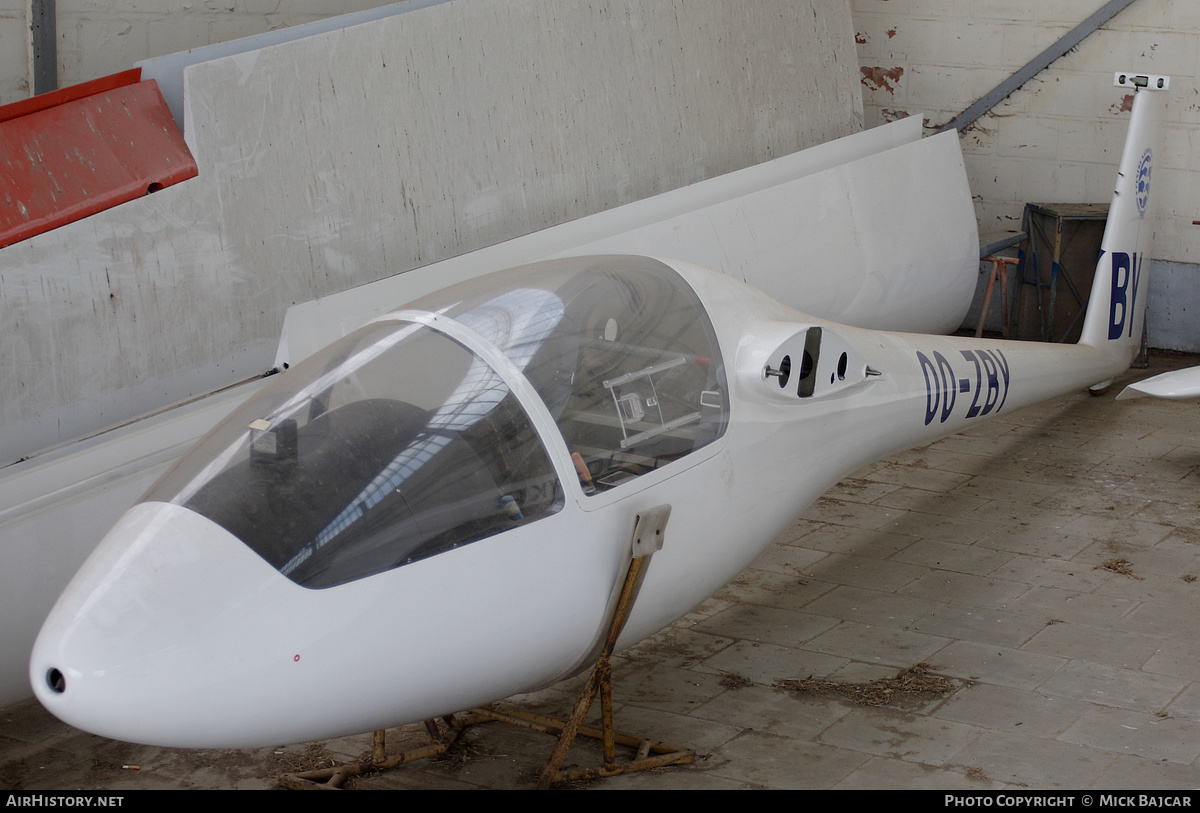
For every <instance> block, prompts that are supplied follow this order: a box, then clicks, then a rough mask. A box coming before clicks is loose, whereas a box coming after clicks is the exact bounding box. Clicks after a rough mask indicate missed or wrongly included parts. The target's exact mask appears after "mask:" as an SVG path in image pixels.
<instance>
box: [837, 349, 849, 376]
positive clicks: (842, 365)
mask: <svg viewBox="0 0 1200 813" xmlns="http://www.w3.org/2000/svg"><path fill="white" fill-rule="evenodd" d="M849 363H850V360H849V359H848V358H846V354H845V353H842V357H841V358H840V359H838V380H839V381H845V380H846V365H847V364H849Z"/></svg>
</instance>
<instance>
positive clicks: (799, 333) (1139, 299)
mask: <svg viewBox="0 0 1200 813" xmlns="http://www.w3.org/2000/svg"><path fill="white" fill-rule="evenodd" d="M1147 95H1153V94H1144V93H1138V94H1137V100H1136V101H1135V112H1134V121H1133V122H1132V123H1131V125H1130V130H1131V133H1130V140H1129V142H1128V143H1127V146H1126V157H1125V158H1123V159H1122V171H1123V173H1124V176H1134V177H1123V178H1122V180H1121V181H1119V185H1118V189H1117V196H1116V197H1115V198H1114V209H1115V211H1114V213H1113V215H1112V216H1111V217H1110V226H1109V229H1108V232H1107V233H1106V243H1105V246H1106V253H1105V255H1104V257H1102V259H1101V262H1100V265H1099V267H1098V269H1097V277H1096V282H1095V284H1094V285H1093V293H1092V298H1091V301H1090V305H1089V315H1088V321H1087V323H1086V324H1085V329H1084V339H1083V341H1082V343H1081V344H1079V345H1073V346H1064V345H1040V344H1032V343H1025V342H1008V341H989V340H977V339H966V338H955V337H938V336H923V335H915V334H902V333H888V332H878V331H870V330H863V329H858V328H851V327H845V326H841V325H836V324H833V323H830V322H827V321H824V320H820V319H815V318H811V317H809V316H806V315H804V314H802V313H799V312H797V311H795V310H793V309H791V308H789V307H786V306H784V305H781V304H779V303H778V302H776V301H775V300H772V299H770V298H769V297H767V296H766V295H764V294H762V293H760V292H758V291H756V290H755V289H753V288H750V287H749V286H747V285H745V284H744V283H741V282H738V281H735V280H732V279H730V278H729V277H726V276H724V275H721V274H719V273H716V272H712V271H708V270H706V269H703V268H699V267H697V266H694V265H690V264H687V263H682V262H674V261H661V262H660V261H657V260H651V259H649V258H642V257H622V256H613V257H593V258H568V259H564V260H553V261H548V262H546V263H540V264H537V265H534V266H527V267H523V268H519V269H513V270H510V271H508V272H501V273H499V274H497V275H493V276H491V277H487V278H482V279H480V280H475V281H472V282H470V283H464V284H462V285H459V286H456V287H454V288H451V289H447V290H446V291H444V292H439V293H438V294H433V295H431V296H430V297H426V298H425V299H423V300H419V301H418V302H416V303H413V304H412V305H410V306H409V308H408V309H406V310H401V311H397V312H394V313H392V314H389V315H388V316H385V317H382V318H381V319H379V320H376V321H375V322H373V323H371V324H369V325H367V326H366V327H364V328H362V329H361V330H360V331H358V332H356V333H355V334H352V335H351V336H348V337H347V338H346V339H344V340H342V342H339V343H336V344H335V345H333V346H331V348H330V350H329V351H328V353H327V354H325V355H323V356H318V357H314V358H313V359H309V360H306V362H304V363H302V364H300V365H297V366H296V367H294V368H293V369H292V370H289V371H288V372H286V373H284V374H282V375H280V376H279V377H278V379H279V380H278V381H276V382H272V383H271V384H270V385H269V386H268V387H267V388H265V389H264V390H263V392H262V393H260V394H259V395H257V396H255V398H254V399H252V400H251V401H250V402H248V404H247V406H246V407H244V408H242V409H240V410H239V411H237V412H235V414H234V415H233V416H232V417H231V418H230V419H229V421H228V422H227V423H226V424H223V425H222V426H221V427H218V428H217V429H216V430H214V432H213V433H212V434H210V435H209V436H208V437H207V438H206V439H205V440H204V441H202V442H201V443H200V444H199V446H198V447H197V448H196V449H195V450H193V452H191V453H189V455H188V456H186V457H185V459H184V460H183V461H181V463H180V464H179V465H178V466H177V468H176V469H175V470H173V471H172V472H171V473H169V474H168V475H167V476H166V477H165V478H164V480H163V481H160V484H159V485H158V486H156V487H155V488H154V489H152V490H151V493H150V494H148V495H147V497H146V499H145V501H143V502H141V503H139V504H138V505H136V506H135V507H134V508H133V509H131V510H130V512H129V513H127V514H126V515H125V517H124V518H122V520H121V521H120V522H119V523H118V525H117V526H116V527H115V528H114V529H113V530H112V531H111V532H110V533H109V535H108V536H107V537H106V538H105V539H104V541H103V542H102V543H101V545H100V547H99V548H98V549H97V551H96V552H95V553H94V554H93V555H92V557H91V558H90V559H89V560H88V562H87V563H86V564H85V566H84V568H83V569H82V570H81V571H80V573H79V575H78V576H77V577H76V579H75V580H74V581H73V582H72V583H71V584H70V585H69V586H68V588H67V590H66V591H65V592H64V594H63V596H62V598H61V599H60V600H59V603H58V604H57V605H56V606H55V609H54V611H53V612H52V613H51V615H50V618H49V619H48V620H47V622H46V625H45V627H43V630H42V633H41V635H40V636H39V639H38V642H37V644H36V646H35V648H34V653H33V657H32V660H31V665H30V675H31V682H32V684H33V687H34V690H35V693H36V694H37V696H38V697H39V699H40V700H41V701H42V703H43V704H45V705H46V707H47V708H48V709H50V710H51V711H52V712H53V713H54V714H56V715H57V716H59V717H60V718H62V719H63V720H65V721H67V722H69V723H71V724H73V725H76V726H78V727H80V728H84V729H86V730H89V731H93V732H95V733H100V734H103V735H105V736H110V737H115V738H120V739H127V740H133V741H138V742H147V743H153V744H160V745H172V746H192V747H216V746H220V747H236V746H251V745H264V744H272V743H281V742H292V741H302V740H311V739H320V738H326V737H330V736H336V735H340V734H347V733H355V732H359V731H365V730H370V729H376V728H384V727H389V726H392V725H396V724H401V723H406V722H412V721H416V720H421V719H427V718H430V717H433V716H437V715H442V714H447V713H452V712H455V711H459V710H462V709H464V708H469V707H471V706H474V705H479V704H482V703H486V702H490V701H494V700H497V699H500V698H503V697H506V696H508V695H510V694H514V693H518V692H523V691H529V690H532V689H534V688H538V687H540V686H544V685H547V684H549V683H552V682H554V681H556V680H558V679H561V678H563V677H565V676H568V675H570V674H572V673H574V672H577V671H579V670H580V669H581V668H584V667H585V666H587V665H588V658H589V655H590V654H591V653H592V652H593V650H594V648H595V645H596V644H597V642H598V641H599V640H600V638H601V637H602V636H603V634H604V632H605V627H606V623H607V620H608V614H609V608H610V604H611V602H612V600H613V598H614V596H615V592H616V590H617V589H618V587H619V585H620V582H621V579H622V578H623V575H624V572H625V569H626V568H627V566H628V563H629V560H630V555H631V554H630V547H629V541H630V534H631V531H632V529H633V525H634V522H635V520H636V518H637V516H638V515H639V514H641V513H644V512H646V511H647V510H649V509H652V508H654V507H657V506H661V505H669V506H670V509H671V513H670V519H669V521H668V523H667V525H666V529H665V543H664V545H663V547H662V549H661V550H659V551H658V552H656V553H654V554H653V555H652V556H651V558H650V560H649V564H648V566H647V569H646V572H645V577H644V581H643V582H642V583H641V586H640V589H639V591H638V594H637V598H636V600H635V602H634V604H633V608H632V612H631V614H630V617H629V620H628V623H627V624H626V626H625V628H624V631H623V633H622V635H621V638H620V641H619V643H618V646H619V647H624V646H628V645H631V644H633V643H635V642H637V641H639V640H641V639H643V638H645V637H647V636H648V635H651V634H653V633H654V632H656V631H657V630H659V629H661V628H663V627H664V626H666V625H667V624H669V623H671V622H672V621H674V620H675V619H677V618H679V617H680V616H682V615H684V614H685V613H687V612H688V611H689V610H691V609H692V608H693V607H695V606H696V605H697V604H699V603H700V602H702V601H704V600H705V599H706V598H708V597H709V596H711V595H712V594H713V593H715V592H716V591H717V590H719V589H720V588H721V587H722V586H723V585H724V584H726V583H727V582H729V581H730V580H731V579H732V578H734V577H735V576H736V575H737V574H738V573H739V572H741V571H742V570H743V569H744V568H745V567H746V566H747V565H749V564H750V563H751V562H752V561H753V560H754V559H755V558H756V557H757V556H759V555H760V554H761V553H762V552H763V550H765V549H766V547H767V546H768V545H770V544H771V542H772V541H773V540H774V539H776V538H777V537H778V536H779V534H780V533H782V532H783V531H784V530H785V529H786V528H787V527H788V525H789V524H790V523H792V522H793V521H794V519H795V517H796V516H797V515H798V514H799V513H800V512H802V511H803V510H804V509H805V508H806V507H807V506H808V505H809V504H811V503H812V502H813V501H814V500H816V499H817V497H818V496H820V494H821V493H823V492H824V491H825V490H826V489H828V488H829V487H830V486H831V485H832V484H834V483H835V482H837V481H838V480H839V479H841V478H842V477H843V476H845V475H846V474H847V473H849V472H851V471H854V470H855V469H857V468H859V467H861V466H862V465H864V464H866V463H869V462H872V461H875V460H878V459H881V458H883V457H886V456H887V455H889V454H891V453H893V452H895V451H898V450H901V449H904V448H908V447H911V446H914V445H919V444H922V443H926V442H929V441H932V440H934V439H936V438H938V437H941V436H944V435H947V434H950V433H953V432H956V431H959V430H961V429H963V428H966V427H968V426H971V425H973V424H974V423H977V422H980V421H983V420H986V419H988V418H991V417H995V416H997V415H1004V414H1008V413H1010V412H1012V411H1014V410H1016V409H1019V408H1021V407H1023V406H1027V405H1029V404H1033V403H1036V402H1038V401H1041V400H1044V399H1046V398H1048V397H1052V396H1055V395H1058V394H1061V393H1065V392H1070V391H1072V390H1076V389H1079V388H1081V387H1086V386H1089V385H1092V384H1096V383H1097V382H1100V381H1103V380H1105V379H1108V378H1111V377H1112V376H1113V375H1115V374H1117V373H1119V372H1120V371H1122V370H1124V369H1125V368H1126V367H1127V366H1128V363H1129V361H1130V359H1131V358H1132V354H1133V352H1134V351H1135V350H1136V347H1137V343H1138V339H1140V336H1141V326H1142V308H1143V303H1144V299H1145V281H1144V280H1142V279H1141V278H1140V269H1141V262H1142V258H1144V257H1145V256H1146V255H1145V251H1146V245H1147V240H1148V236H1149V231H1150V230H1149V228H1148V227H1146V228H1142V227H1141V224H1142V222H1143V219H1144V215H1145V200H1144V198H1142V197H1141V195H1140V193H1138V194H1137V195H1135V194H1133V192H1132V190H1133V187H1132V186H1131V185H1132V184H1135V183H1136V182H1137V180H1138V177H1140V176H1141V170H1140V169H1135V170H1134V171H1132V172H1131V171H1130V170H1129V166H1130V162H1131V161H1132V163H1133V164H1134V165H1137V164H1139V162H1140V163H1141V164H1144V165H1145V177H1146V178H1147V179H1148V177H1149V156H1150V155H1151V148H1150V146H1149V144H1150V142H1151V141H1153V138H1154V136H1155V135H1156V133H1157V127H1156V126H1154V119H1155V117H1156V116H1157V113H1158V109H1157V107H1155V106H1152V107H1151V108H1148V109H1146V110H1145V111H1143V112H1141V113H1139V112H1138V111H1139V109H1141V108H1142V107H1143V106H1144V105H1143V101H1144V99H1143V97H1145V96H1147ZM1143 119H1147V120H1148V122H1147V123H1145V124H1140V123H1139V122H1141V121H1142V120H1143ZM1139 128H1144V132H1143V129H1139ZM1131 144H1132V146H1130V145H1131ZM1131 154H1132V155H1134V157H1133V158H1132V159H1131V158H1130V157H1129V156H1130V155H1131ZM1140 156H1144V157H1140ZM1126 187H1128V188H1126ZM1123 196H1124V197H1123ZM1135 197H1137V198H1138V203H1137V205H1136V208H1133V209H1130V207H1131V206H1133V203H1132V200H1133V199H1134V198H1135ZM1110 236H1111V239H1110ZM1135 280H1136V281H1135ZM1106 317H1107V318H1106ZM568 328H569V329H568ZM1135 336H1136V337H1137V339H1134V338H1133V337H1135ZM385 390H386V391H387V392H388V393H391V394H389V395H387V396H386V397H383V396H380V394H379V393H380V392H383V391H385ZM395 393H399V394H395ZM349 416H354V420H353V421H351V420H349V419H348V417H349ZM410 424H411V425H412V427H414V428H412V429H409V428H408V427H409V425H410ZM374 458H378V460H379V461H380V462H379V463H378V464H371V465H367V462H368V461H369V460H372V459H374ZM364 466H365V467H366V468H367V469H369V471H367V470H365V469H364V471H363V472H362V473H360V472H359V469H360V468H363V467H364ZM342 472H351V473H349V474H345V473H342ZM334 474H336V476H333V475H334ZM447 495H448V496H447ZM325 503H328V505H326V504H325ZM505 512H507V515H506V514H505ZM378 517H383V518H384V519H383V520H377V519H376V518H378ZM408 537H412V539H413V540H414V541H411V542H409V541H405V540H406V539H407V538H408ZM398 540H399V541H398Z"/></svg>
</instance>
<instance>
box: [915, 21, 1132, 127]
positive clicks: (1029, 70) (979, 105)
mask: <svg viewBox="0 0 1200 813" xmlns="http://www.w3.org/2000/svg"><path fill="white" fill-rule="evenodd" d="M1132 3H1133V0H1109V2H1107V3H1105V4H1104V6H1103V7H1102V8H1100V9H1099V10H1097V11H1096V13H1095V14H1093V15H1092V16H1091V17H1088V18H1087V19H1086V20H1084V21H1083V22H1081V23H1080V24H1079V25H1077V26H1075V27H1074V28H1072V29H1071V30H1070V31H1069V32H1068V33H1067V34H1066V35H1065V36H1064V37H1063V38H1062V39H1060V40H1059V41H1058V42H1056V43H1054V44H1053V45H1051V46H1050V47H1049V48H1047V49H1046V50H1045V51H1042V52H1041V53H1040V54H1038V55H1037V56H1036V57H1034V58H1033V60H1032V61H1031V62H1029V63H1028V64H1027V65H1025V67H1023V68H1021V69H1020V70H1019V71H1017V72H1016V73H1014V74H1013V75H1012V76H1010V77H1008V78H1007V79H1005V80H1004V81H1003V82H1001V83H1000V84H998V85H996V87H995V88H993V89H992V90H991V91H989V92H988V93H987V94H986V95H985V96H984V97H983V98H981V99H980V100H979V101H977V102H975V104H973V105H971V106H970V107H968V108H967V109H966V110H964V111H963V112H962V113H959V114H958V116H956V117H955V118H954V120H953V121H951V122H950V123H949V124H946V125H944V126H943V127H942V129H940V130H938V132H939V133H944V132H946V131H947V130H958V131H959V132H962V131H963V130H965V129H966V128H967V127H969V126H970V125H971V124H972V123H974V122H975V120H976V119H978V118H979V117H980V116H983V115H985V114H986V113H988V112H989V111H990V110H991V109H992V108H993V107H995V106H996V105H998V104H1000V102H1002V101H1004V100H1005V99H1007V98H1008V97H1009V96H1010V95H1011V94H1012V93H1013V92H1014V91H1016V90H1017V89H1018V88H1020V87H1021V86H1022V85H1024V84H1025V83H1026V82H1028V81H1029V80H1030V79H1032V78H1033V77H1034V76H1036V75H1037V74H1039V73H1041V72H1042V71H1043V70H1045V69H1046V68H1047V67H1049V66H1050V63H1051V62H1054V61H1055V60H1056V59H1058V58H1059V57H1060V56H1062V55H1063V54H1065V53H1066V52H1067V51H1070V50H1071V49H1072V48H1074V47H1075V46H1076V45H1078V44H1079V43H1081V42H1083V41H1084V39H1086V38H1087V37H1088V36H1089V35H1090V34H1091V33H1092V32H1093V31H1095V30H1096V29H1097V28H1099V27H1100V26H1102V25H1104V24H1105V23H1106V22H1108V21H1109V20H1111V19H1112V18H1113V17H1115V16H1117V14H1119V13H1120V12H1122V11H1124V10H1125V9H1126V7H1128V6H1130V5H1132Z"/></svg>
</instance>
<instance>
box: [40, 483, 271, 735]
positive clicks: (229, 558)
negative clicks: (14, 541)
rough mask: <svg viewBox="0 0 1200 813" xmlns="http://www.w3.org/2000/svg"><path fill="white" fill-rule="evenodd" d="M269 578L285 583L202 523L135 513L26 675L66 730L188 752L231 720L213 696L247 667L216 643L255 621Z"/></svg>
mask: <svg viewBox="0 0 1200 813" xmlns="http://www.w3.org/2000/svg"><path fill="white" fill-rule="evenodd" d="M270 575H275V576H278V574H277V573H275V571H274V570H273V568H271V567H270V566H269V565H267V564H266V563H265V562H264V561H262V560H261V559H259V558H258V557H257V556H256V555H255V554H254V553H253V552H252V551H250V550H249V549H248V548H246V547H245V546H244V545H242V544H241V543H240V542H238V541H237V540H236V539H235V538H233V537H232V536H230V535H229V534H228V533H226V532H225V531H223V530H222V529H221V528H219V527H218V526H216V525H214V524H213V523H211V522H209V521H208V520H206V519H204V518H203V517H201V516H199V515H198V514H195V513H193V512H192V511H190V510H188V509H186V508H182V507H180V506H177V505H169V504H166V503H140V504H138V505H136V506H134V507H133V508H132V509H130V510H129V511H128V512H127V513H126V514H125V515H124V516H123V517H122V518H121V519H120V520H119V521H118V522H117V524H116V525H115V526H114V527H113V529H112V530H111V531H110V532H109V533H108V535H107V536H106V537H105V538H104V540H103V541H102V542H101V543H100V545H99V547H98V548H97V549H96V551H95V552H94V553H93V554H92V556H91V557H90V558H89V559H88V560H87V561H86V562H85V563H84V565H83V567H82V568H81V569H80V571H79V573H77V574H76V576H75V578H74V579H73V580H72V581H71V583H70V584H69V585H68V586H67V589H66V590H65V591H64V592H63V594H62V596H61V597H60V598H59V600H58V603H57V604H55V606H54V608H53V609H52V610H51V612H50V615H49V617H48V618H47V619H46V622H45V624H44V625H43V626H42V630H41V632H40V633H39V635H38V638H37V641H36V643H35V644H34V648H33V654H32V657H31V659H30V666H29V671H30V683H31V684H32V687H33V691H34V694H35V695H36V696H37V698H38V700H40V701H41V703H42V704H43V705H44V706H45V707H46V708H47V709H48V710H49V711H50V712H51V713H53V714H54V715H55V716H57V717H59V718H60V719H61V720H63V721H64V722H66V723H69V724H71V725H73V726H76V727H78V728H81V729H84V730H86V731H90V732H92V733H95V734H100V735H102V736H106V737H112V738H114V739H122V740H129V741H133V742H143V743H150V744H155V745H187V744H191V743H192V742H193V741H194V739H195V736H196V734H197V732H198V731H204V730H205V728H206V727H208V726H214V725H220V723H218V722H217V721H219V720H223V719H227V718H228V717H229V716H230V713H231V710H230V709H229V708H228V707H227V708H224V709H222V708H220V706H221V705H222V703H221V702H220V701H218V699H217V696H218V695H219V694H220V693H219V692H214V691H213V685H212V684H213V682H214V681H217V682H224V683H226V684H228V683H230V682H234V681H235V680H236V677H237V673H238V672H240V671H241V670H243V669H246V668H252V666H251V665H250V664H245V663H243V662H242V661H240V660H239V659H238V658H230V657H228V653H227V652H224V651H223V647H222V645H221V642H222V639H223V638H227V637H228V632H229V627H230V626H231V625H233V618H232V616H233V614H234V612H235V611H236V612H238V613H243V614H244V613H247V612H249V613H253V611H254V606H253V605H254V604H255V602H254V601H253V600H249V601H248V600H247V597H248V596H251V597H252V596H253V595H254V593H256V592H259V589H261V585H262V582H263V579H264V578H265V577H269V576H270ZM256 588H258V589H256ZM248 591H249V592H248ZM223 699H224V700H225V701H228V699H229V698H228V695H225V697H224V698H223ZM226 705H228V703H227V702H226ZM235 705H236V704H235Z"/></svg>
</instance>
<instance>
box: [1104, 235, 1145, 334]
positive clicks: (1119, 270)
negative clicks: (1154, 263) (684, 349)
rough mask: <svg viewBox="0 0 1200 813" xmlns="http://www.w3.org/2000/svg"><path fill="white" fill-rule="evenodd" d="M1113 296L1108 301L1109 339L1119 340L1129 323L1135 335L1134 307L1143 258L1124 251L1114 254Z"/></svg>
mask: <svg viewBox="0 0 1200 813" xmlns="http://www.w3.org/2000/svg"><path fill="white" fill-rule="evenodd" d="M1110 278H1111V279H1112V295H1111V296H1110V297H1109V300H1108V338H1109V339H1110V340H1111V339H1119V338H1121V335H1122V334H1123V333H1125V323H1126V322H1128V323H1129V335H1130V336H1132V335H1133V319H1132V318H1130V317H1131V314H1132V313H1133V306H1134V304H1135V303H1136V302H1137V293H1138V284H1139V283H1140V282H1141V280H1142V258H1141V257H1139V256H1138V255H1137V254H1133V255H1132V256H1131V255H1129V254H1126V253H1125V252H1124V251H1114V252H1113V253H1112V274H1111V275H1110Z"/></svg>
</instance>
